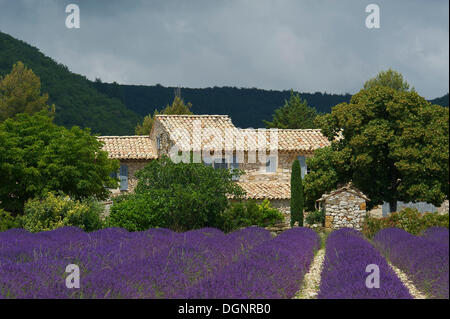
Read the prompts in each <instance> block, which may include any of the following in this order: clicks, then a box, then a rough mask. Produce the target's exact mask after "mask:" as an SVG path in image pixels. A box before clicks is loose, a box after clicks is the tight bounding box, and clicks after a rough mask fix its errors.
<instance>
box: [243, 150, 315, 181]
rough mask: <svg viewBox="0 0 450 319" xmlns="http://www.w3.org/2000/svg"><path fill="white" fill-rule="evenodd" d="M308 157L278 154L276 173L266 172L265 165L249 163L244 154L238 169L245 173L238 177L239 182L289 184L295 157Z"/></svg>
mask: <svg viewBox="0 0 450 319" xmlns="http://www.w3.org/2000/svg"><path fill="white" fill-rule="evenodd" d="M302 155H303V156H306V157H310V156H312V155H311V154H305V153H301V152H278V165H277V170H276V172H269V173H268V172H266V165H265V163H260V162H259V161H258V160H257V159H256V162H257V163H249V159H248V154H245V157H244V163H240V164H239V169H241V170H243V171H245V174H244V175H242V176H240V178H239V181H241V182H270V181H275V182H279V183H290V181H291V168H292V163H293V162H294V160H295V159H296V158H297V156H302Z"/></svg>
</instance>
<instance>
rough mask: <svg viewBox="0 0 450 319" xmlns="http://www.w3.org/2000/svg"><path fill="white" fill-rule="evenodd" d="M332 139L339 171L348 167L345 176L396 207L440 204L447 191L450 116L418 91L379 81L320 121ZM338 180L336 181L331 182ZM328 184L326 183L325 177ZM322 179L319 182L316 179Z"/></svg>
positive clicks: (378, 200)
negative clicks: (342, 163)
mask: <svg viewBox="0 0 450 319" xmlns="http://www.w3.org/2000/svg"><path fill="white" fill-rule="evenodd" d="M317 122H318V123H319V126H320V127H321V128H322V132H323V134H325V135H326V136H327V137H328V138H329V139H330V140H334V139H335V138H336V137H338V136H339V135H342V137H343V139H341V140H340V141H339V142H334V144H335V146H334V149H333V152H332V153H331V154H330V157H331V162H332V163H333V167H334V169H335V171H340V170H342V169H340V168H338V166H337V164H336V162H339V158H341V159H346V160H347V162H346V163H347V164H346V165H348V166H347V167H346V168H347V171H346V174H343V175H341V176H344V177H343V178H345V179H351V180H352V181H353V183H354V185H355V186H356V187H358V188H359V189H361V190H362V191H363V192H364V193H366V194H367V195H368V196H369V198H370V199H371V204H372V205H376V204H380V203H382V202H383V201H387V202H389V203H390V209H391V211H396V203H397V200H402V201H407V202H408V201H413V202H416V201H426V202H428V203H433V204H435V205H440V204H441V203H442V201H443V200H444V199H445V198H448V192H449V184H448V180H449V170H448V165H449V150H448V145H449V137H448V133H449V128H448V126H449V114H448V109H446V108H443V107H441V106H438V105H432V104H430V103H429V102H427V101H426V100H425V99H424V98H423V97H421V96H419V95H418V94H417V93H416V92H415V91H405V90H397V89H393V88H390V87H387V86H379V85H376V86H374V87H372V88H369V89H364V90H361V91H360V92H359V93H357V94H355V95H354V96H353V97H352V99H351V101H350V103H348V104H347V103H341V104H339V105H337V106H335V107H333V110H332V112H331V114H327V115H324V116H320V117H318V119H317ZM332 181H333V182H334V180H332ZM321 182H323V183H325V181H321ZM316 183H319V182H316Z"/></svg>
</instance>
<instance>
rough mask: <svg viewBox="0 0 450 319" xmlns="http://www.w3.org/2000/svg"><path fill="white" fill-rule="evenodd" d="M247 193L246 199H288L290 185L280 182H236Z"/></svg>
mask: <svg viewBox="0 0 450 319" xmlns="http://www.w3.org/2000/svg"><path fill="white" fill-rule="evenodd" d="M237 184H238V185H239V186H241V187H242V189H243V190H244V191H245V192H246V193H247V194H246V196H244V198H246V199H250V198H252V199H265V198H267V199H269V200H270V199H290V198H291V185H290V184H289V183H280V182H237Z"/></svg>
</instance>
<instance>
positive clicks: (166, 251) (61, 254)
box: [0, 227, 319, 298]
mask: <svg viewBox="0 0 450 319" xmlns="http://www.w3.org/2000/svg"><path fill="white" fill-rule="evenodd" d="M318 242H319V239H318V236H317V235H316V234H315V233H314V232H312V231H309V230H299V229H297V230H291V231H288V232H286V233H285V234H284V235H283V236H279V237H277V238H276V239H272V238H271V236H270V233H269V232H268V231H266V230H264V229H261V228H256V227H251V228H247V229H244V230H240V231H236V232H233V233H231V234H228V235H225V234H224V233H222V232H221V231H219V230H217V229H211V228H205V229H200V230H195V231H190V232H186V233H175V232H171V231H169V230H166V229H151V230H148V231H144V232H135V233H129V232H127V231H125V230H123V229H114V228H112V229H104V230H100V231H97V232H93V233H85V232H83V231H81V230H80V229H77V228H71V227H65V228H61V229H57V230H54V231H49V232H42V233H38V234H30V233H28V232H26V231H22V230H10V231H7V232H4V233H0V298H184V297H187V296H197V297H208V296H217V297H219V296H220V297H223V298H240V297H242V298H247V297H249V298H251V297H254V298H257V297H277V296H278V297H290V296H292V295H293V294H294V293H295V290H296V289H297V288H298V286H299V281H300V280H301V278H303V275H304V273H305V272H306V271H307V269H308V266H309V263H310V262H311V259H312V256H313V253H314V249H316V248H317V246H318ZM300 243H301V244H300ZM289 249H292V250H295V252H293V254H291V252H290V251H289ZM299 250H300V251H299ZM303 250H305V251H304V252H303ZM68 264H75V265H77V266H79V268H80V281H81V284H80V289H68V288H67V287H66V282H65V277H66V276H67V273H65V270H66V266H67V265H68ZM286 266H287V267H289V268H292V271H291V272H289V273H288V272H286V268H284V269H283V267H286ZM277 267H278V268H277ZM289 268H288V269H289ZM227 276H228V277H227ZM233 276H234V277H233ZM252 276H253V277H252ZM229 280H234V282H235V285H234V286H233V287H231V288H232V289H227V290H224V289H223V287H224V286H223V285H222V284H220V282H221V281H227V282H228V281H229ZM254 280H256V281H258V280H259V282H253V281H254ZM250 283H251V284H250ZM252 285H253V286H252ZM271 285H273V286H271ZM236 287H240V288H236Z"/></svg>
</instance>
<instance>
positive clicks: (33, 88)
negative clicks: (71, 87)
mask: <svg viewBox="0 0 450 319" xmlns="http://www.w3.org/2000/svg"><path fill="white" fill-rule="evenodd" d="M47 100H48V95H47V94H44V95H41V81H40V80H39V78H38V77H37V76H36V75H35V74H34V73H33V71H31V70H29V69H27V68H26V67H25V65H24V64H23V63H22V62H18V63H16V64H14V66H13V69H12V71H11V73H10V74H8V75H6V76H5V77H4V78H3V79H2V77H1V76H0V122H3V121H4V120H6V119H7V118H10V117H13V116H14V115H16V114H17V113H28V114H33V113H36V112H38V111H41V110H44V109H45V110H50V107H49V106H48V105H47ZM53 108H54V106H53Z"/></svg>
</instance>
